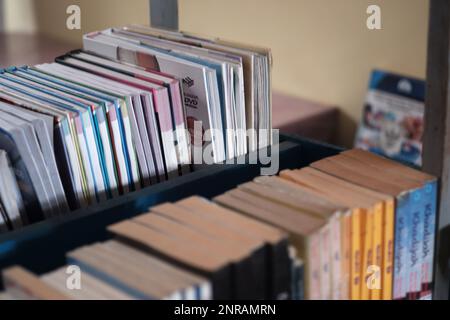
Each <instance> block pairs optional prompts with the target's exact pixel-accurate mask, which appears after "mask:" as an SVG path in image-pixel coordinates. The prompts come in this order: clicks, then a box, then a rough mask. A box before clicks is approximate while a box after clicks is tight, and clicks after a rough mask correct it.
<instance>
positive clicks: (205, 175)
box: [0, 135, 341, 274]
mask: <svg viewBox="0 0 450 320" xmlns="http://www.w3.org/2000/svg"><path fill="white" fill-rule="evenodd" d="M340 151H341V149H339V148H337V147H334V146H331V145H327V144H322V143H319V142H315V141H312V140H308V139H304V138H301V137H298V136H294V135H282V136H281V137H280V144H279V155H280V157H279V159H280V163H279V168H280V170H283V169H288V168H301V167H304V166H307V165H309V164H310V163H311V162H313V161H316V160H319V159H322V158H324V157H328V156H331V155H335V154H337V153H339V152H340ZM260 168H261V166H260V165H259V164H255V165H249V164H232V165H221V164H215V165H209V166H199V167H197V168H196V169H195V170H194V172H192V173H189V174H187V175H185V176H182V177H178V178H175V179H172V180H169V181H165V182H162V183H159V184H157V185H154V186H150V187H147V188H145V189H142V190H139V191H136V192H133V193H130V194H127V195H124V196H120V197H118V198H115V199H112V200H109V201H107V202H104V203H101V204H98V205H94V206H91V207H89V208H88V209H83V210H77V211H75V212H72V213H70V214H68V215H66V216H64V217H58V218H53V219H49V220H46V221H42V222H39V223H36V224H34V225H30V226H27V227H25V228H23V229H20V230H17V231H12V232H9V233H6V234H3V235H1V236H0V269H3V268H5V267H7V266H10V265H13V264H19V265H22V266H24V267H26V268H28V269H29V270H31V271H33V272H35V273H38V274H41V273H44V272H48V271H50V270H53V269H55V268H57V267H59V266H62V265H64V263H65V254H66V252H68V251H70V250H72V249H74V248H77V247H79V246H82V245H86V244H89V243H93V242H97V241H102V240H106V239H108V238H109V237H110V235H109V234H108V232H107V231H106V226H108V225H110V224H112V223H115V222H117V221H120V220H124V219H127V218H130V217H133V216H136V215H138V214H141V213H143V212H146V211H147V208H148V207H150V206H153V205H156V204H159V203H162V202H166V201H176V200H179V199H182V198H184V197H188V196H191V195H195V194H196V195H201V196H204V197H207V198H211V197H214V196H216V195H219V194H221V193H223V192H225V191H227V190H229V189H231V188H234V187H236V186H237V185H238V184H241V183H243V182H246V181H249V180H251V179H253V178H254V177H256V176H258V175H259V174H260Z"/></svg>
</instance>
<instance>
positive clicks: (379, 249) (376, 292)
mask: <svg viewBox="0 0 450 320" xmlns="http://www.w3.org/2000/svg"><path fill="white" fill-rule="evenodd" d="M384 209H385V203H384V202H380V203H378V204H377V205H375V210H374V215H373V238H372V257H373V260H372V261H373V262H372V264H374V265H375V266H376V270H373V272H375V274H372V276H373V277H376V278H377V279H375V281H376V283H375V286H373V287H372V288H371V290H370V299H371V300H380V298H381V295H382V291H383V283H382V281H383V272H382V271H383V230H384V225H383V216H384Z"/></svg>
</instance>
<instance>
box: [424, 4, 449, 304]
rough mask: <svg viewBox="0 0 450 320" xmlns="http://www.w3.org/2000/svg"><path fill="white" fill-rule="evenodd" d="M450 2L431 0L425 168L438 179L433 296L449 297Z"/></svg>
mask: <svg viewBox="0 0 450 320" xmlns="http://www.w3.org/2000/svg"><path fill="white" fill-rule="evenodd" d="M449 39H450V1H448V0H430V11H429V28H428V56H427V81H426V83H427V86H426V98H425V119H424V121H425V124H424V125H425V128H424V135H423V170H424V171H425V172H428V173H431V174H433V175H435V176H437V177H438V178H439V184H440V188H439V193H438V203H437V207H438V210H437V220H436V235H437V238H436V242H435V243H436V247H435V263H434V266H435V268H434V290H433V298H434V299H448V298H449V282H450V279H449V267H450V266H449V259H450V83H449V80H450V79H449V75H450V63H449V57H450V56H449V54H450V48H449V45H450V41H449Z"/></svg>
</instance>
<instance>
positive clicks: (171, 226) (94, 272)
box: [0, 197, 303, 299]
mask: <svg viewBox="0 0 450 320" xmlns="http://www.w3.org/2000/svg"><path fill="white" fill-rule="evenodd" d="M108 230H109V231H110V232H112V233H113V234H114V235H115V239H113V240H109V241H106V242H102V243H95V244H92V245H88V246H84V247H81V248H78V249H76V250H74V251H72V252H69V253H67V260H68V261H67V262H68V264H69V265H68V266H64V267H62V268H59V269H57V270H55V271H52V272H50V273H47V274H44V275H42V276H40V277H38V276H36V275H33V274H32V273H30V272H28V271H27V270H25V269H23V268H21V267H12V268H10V269H6V270H4V271H3V280H4V286H5V288H6V291H5V292H4V293H3V295H2V296H0V297H2V298H4V299H18V298H19V299H28V298H30V299H32V298H35V299H36V298H37V299H60V298H63V297H65V298H76V299H77V298H78V299H89V298H98V299H100V298H104V299H106V298H110V299H122V298H123V299H126V298H128V299H288V298H290V297H292V292H291V290H295V294H296V295H301V294H302V293H301V290H300V288H298V287H292V288H291V285H293V283H290V279H291V272H293V270H292V271H291V267H293V268H296V270H295V274H296V275H298V276H299V277H301V276H302V274H303V273H302V264H301V261H299V260H298V259H296V258H295V255H294V252H292V250H291V252H290V251H289V249H288V239H287V234H286V233H284V232H283V231H281V230H280V229H278V228H275V227H272V226H269V225H267V224H264V223H261V222H258V221H256V220H254V219H251V218H248V217H245V216H243V215H241V214H239V213H237V212H235V211H233V210H229V209H226V208H224V207H222V206H219V205H217V204H215V203H213V202H210V201H208V200H206V199H203V198H200V197H190V198H187V199H184V200H181V201H178V202H176V203H164V204H161V205H158V206H155V207H152V208H151V209H150V211H149V212H148V213H145V214H143V215H140V216H137V217H135V218H132V219H129V220H126V221H122V222H120V223H117V224H115V225H112V226H110V227H109V228H108ZM74 266H76V267H78V268H79V269H80V275H81V276H80V279H81V280H79V281H80V283H81V289H80V290H71V289H70V288H68V287H67V279H68V278H69V277H71V276H70V271H69V273H67V270H69V269H68V268H71V267H72V268H73V267H74ZM299 277H297V279H298V280H297V283H299V282H300V281H301V279H300V278H299ZM85 283H86V285H85ZM72 289H73V288H72Z"/></svg>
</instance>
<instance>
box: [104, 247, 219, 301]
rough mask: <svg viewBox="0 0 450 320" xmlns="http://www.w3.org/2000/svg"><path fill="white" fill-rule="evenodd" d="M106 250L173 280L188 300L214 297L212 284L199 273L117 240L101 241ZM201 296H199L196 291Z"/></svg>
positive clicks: (160, 278) (168, 279)
mask: <svg viewBox="0 0 450 320" xmlns="http://www.w3.org/2000/svg"><path fill="white" fill-rule="evenodd" d="M99 246H101V247H102V248H103V249H104V250H106V251H109V252H111V253H114V254H117V255H118V256H120V257H121V258H122V259H124V260H126V261H133V263H134V264H137V265H139V267H140V268H142V269H144V270H146V272H153V273H155V274H157V275H158V276H159V280H160V281H169V282H173V283H174V285H175V286H176V287H177V288H182V291H183V298H184V299H186V300H194V299H200V300H210V299H212V296H211V295H212V292H211V284H210V283H209V281H208V280H207V279H206V278H204V277H200V276H199V275H197V274H194V273H192V272H188V271H186V270H184V269H182V268H178V267H176V266H174V265H172V264H169V263H167V262H165V261H163V260H161V259H159V258H157V257H155V256H153V255H150V254H147V253H144V252H142V251H139V250H136V249H134V248H132V247H130V246H127V245H125V244H122V243H120V242H118V241H115V240H109V241H106V242H103V243H100V244H99ZM197 290H199V293H200V296H198V297H197V294H196V291H197Z"/></svg>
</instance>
